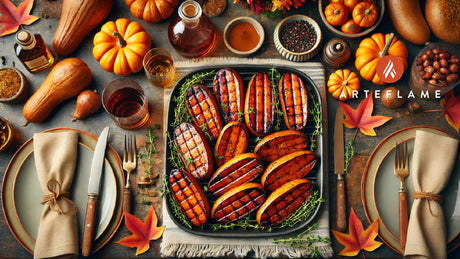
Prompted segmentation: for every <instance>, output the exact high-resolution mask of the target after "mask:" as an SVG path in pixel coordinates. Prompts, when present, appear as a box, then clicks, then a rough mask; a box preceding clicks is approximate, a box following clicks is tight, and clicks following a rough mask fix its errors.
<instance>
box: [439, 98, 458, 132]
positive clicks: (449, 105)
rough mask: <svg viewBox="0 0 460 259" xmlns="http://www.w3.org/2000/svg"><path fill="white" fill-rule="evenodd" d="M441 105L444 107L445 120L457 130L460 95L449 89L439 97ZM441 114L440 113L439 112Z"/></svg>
mask: <svg viewBox="0 0 460 259" xmlns="http://www.w3.org/2000/svg"><path fill="white" fill-rule="evenodd" d="M441 106H442V107H444V112H443V115H445V117H446V120H447V122H448V123H449V124H450V126H452V127H453V128H454V129H455V130H457V132H459V130H460V95H458V96H454V91H450V92H448V93H447V94H446V96H445V97H444V98H443V99H441ZM441 116H442V114H441Z"/></svg>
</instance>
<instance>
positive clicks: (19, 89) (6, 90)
mask: <svg viewBox="0 0 460 259" xmlns="http://www.w3.org/2000/svg"><path fill="white" fill-rule="evenodd" d="M28 93H29V84H28V81H27V79H26V78H25V76H24V75H23V74H22V73H21V71H19V70H18V69H16V68H14V67H9V66H4V67H0V102H2V103H17V102H20V101H22V100H24V99H25V97H26V96H27V94H28Z"/></svg>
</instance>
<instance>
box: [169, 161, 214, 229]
mask: <svg viewBox="0 0 460 259" xmlns="http://www.w3.org/2000/svg"><path fill="white" fill-rule="evenodd" d="M169 188H170V190H171V193H172V195H173V197H174V200H176V202H177V203H178V204H179V206H180V207H181V210H182V213H184V215H186V216H187V217H188V218H189V219H190V221H191V222H192V224H193V225H195V226H201V225H203V224H204V223H206V221H208V219H209V217H210V212H211V207H210V206H209V201H208V199H207V198H206V195H205V193H204V191H203V189H202V188H201V186H200V185H199V184H198V182H197V181H196V180H195V179H194V178H193V176H192V175H191V174H190V173H189V172H187V171H184V170H179V169H173V170H172V171H171V173H170V174H169Z"/></svg>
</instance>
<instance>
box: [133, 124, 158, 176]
mask: <svg viewBox="0 0 460 259" xmlns="http://www.w3.org/2000/svg"><path fill="white" fill-rule="evenodd" d="M160 128H161V126H160V125H159V124H156V125H155V126H154V127H148V132H147V141H146V142H145V144H144V146H143V147H142V152H140V153H138V154H137V158H138V159H139V160H141V164H142V166H143V168H144V173H145V174H146V175H147V179H146V180H148V181H149V182H152V181H153V179H152V178H155V177H156V176H157V175H158V174H153V172H152V171H153V170H154V168H153V167H154V165H153V159H152V156H153V155H156V154H158V153H159V151H158V150H157V147H156V143H155V141H156V139H157V136H156V135H155V134H154V133H153V131H154V130H159V129H160Z"/></svg>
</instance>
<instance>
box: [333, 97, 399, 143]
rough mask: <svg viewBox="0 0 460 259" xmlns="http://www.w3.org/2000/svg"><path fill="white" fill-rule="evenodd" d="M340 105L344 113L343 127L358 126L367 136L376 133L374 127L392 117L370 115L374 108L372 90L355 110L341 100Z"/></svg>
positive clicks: (351, 127)
mask: <svg viewBox="0 0 460 259" xmlns="http://www.w3.org/2000/svg"><path fill="white" fill-rule="evenodd" d="M340 106H341V107H342V109H343V113H344V114H345V120H343V124H344V125H345V127H347V128H350V129H353V128H359V129H360V130H361V132H362V133H364V134H365V135H368V136H375V135H377V134H376V133H375V131H374V128H376V127H379V126H382V125H383V124H385V122H387V121H389V120H391V119H392V117H386V116H378V115H377V116H372V111H373V110H374V101H373V99H372V92H371V93H370V94H369V96H367V98H366V99H364V100H362V101H361V103H360V104H359V106H358V108H357V109H356V110H355V109H353V108H351V107H350V106H349V105H347V104H345V103H343V102H340Z"/></svg>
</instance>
